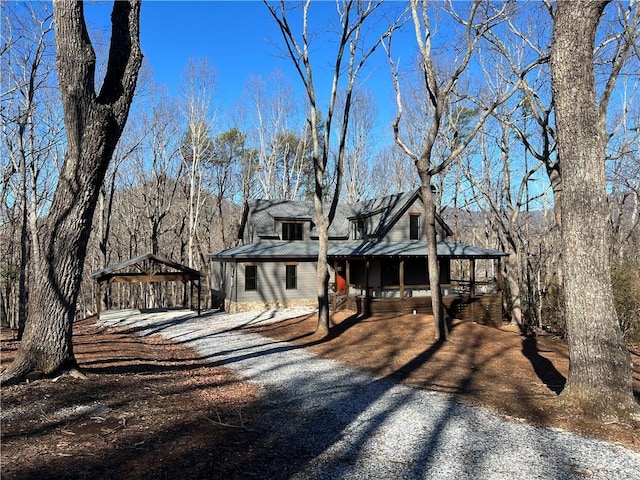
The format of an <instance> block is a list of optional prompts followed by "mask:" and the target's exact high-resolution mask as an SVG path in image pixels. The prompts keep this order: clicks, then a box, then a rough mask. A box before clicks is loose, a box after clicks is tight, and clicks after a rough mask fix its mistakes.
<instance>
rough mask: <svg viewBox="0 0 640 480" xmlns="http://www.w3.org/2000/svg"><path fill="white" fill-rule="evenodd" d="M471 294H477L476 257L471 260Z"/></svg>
mask: <svg viewBox="0 0 640 480" xmlns="http://www.w3.org/2000/svg"><path fill="white" fill-rule="evenodd" d="M469 296H470V297H475V296H476V261H475V259H474V258H472V259H471V260H469Z"/></svg>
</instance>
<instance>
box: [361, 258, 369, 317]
mask: <svg viewBox="0 0 640 480" xmlns="http://www.w3.org/2000/svg"><path fill="white" fill-rule="evenodd" d="M364 273H365V277H366V280H365V288H366V291H365V295H364V305H363V306H362V313H363V314H364V315H369V301H370V300H369V260H368V259H367V260H365V261H364Z"/></svg>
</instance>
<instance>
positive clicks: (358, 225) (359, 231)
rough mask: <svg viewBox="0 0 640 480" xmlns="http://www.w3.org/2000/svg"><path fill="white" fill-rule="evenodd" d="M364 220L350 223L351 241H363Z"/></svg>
mask: <svg viewBox="0 0 640 480" xmlns="http://www.w3.org/2000/svg"><path fill="white" fill-rule="evenodd" d="M364 232H365V227H364V220H363V219H362V218H359V219H357V220H352V221H351V240H363V239H364Z"/></svg>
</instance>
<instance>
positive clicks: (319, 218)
mask: <svg viewBox="0 0 640 480" xmlns="http://www.w3.org/2000/svg"><path fill="white" fill-rule="evenodd" d="M315 203H316V205H315V212H316V229H317V231H318V267H317V268H318V270H317V272H316V280H317V287H318V326H317V328H316V333H317V334H318V335H321V336H323V337H326V336H327V335H329V330H330V329H331V319H330V316H329V264H328V262H327V252H328V243H329V242H328V240H329V219H328V218H327V217H326V215H325V214H324V212H323V210H322V201H321V200H318V198H317V197H316V201H315ZM367 295H368V294H367Z"/></svg>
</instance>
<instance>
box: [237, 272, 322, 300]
mask: <svg viewBox="0 0 640 480" xmlns="http://www.w3.org/2000/svg"><path fill="white" fill-rule="evenodd" d="M287 263H290V262H247V264H250V265H256V266H257V281H256V282H257V290H255V291H246V290H245V263H238V268H237V272H236V281H237V285H236V288H237V292H238V298H237V299H235V301H237V302H240V303H245V302H265V303H268V302H276V301H280V302H286V301H288V300H302V299H313V298H316V297H317V296H318V294H317V289H316V263H315V262H297V268H296V273H297V287H298V288H297V289H295V290H287V289H286V272H287V270H286V264H287ZM291 263H296V262H291Z"/></svg>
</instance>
